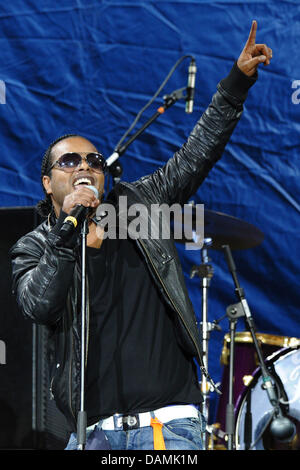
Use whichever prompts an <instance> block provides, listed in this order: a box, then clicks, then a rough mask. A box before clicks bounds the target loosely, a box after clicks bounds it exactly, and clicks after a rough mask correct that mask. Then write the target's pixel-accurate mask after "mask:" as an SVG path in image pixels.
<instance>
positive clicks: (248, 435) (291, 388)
mask: <svg viewBox="0 0 300 470" xmlns="http://www.w3.org/2000/svg"><path fill="white" fill-rule="evenodd" d="M266 365H267V367H268V370H269V371H270V374H271V375H272V377H273V379H274V381H275V383H276V390H277V393H278V394H279V395H278V396H279V397H280V404H281V408H282V411H283V414H284V415H285V416H287V417H288V418H289V419H290V420H291V421H292V422H293V423H294V424H295V429H296V434H295V436H294V437H293V439H292V440H291V441H290V442H278V441H276V440H275V439H274V438H273V437H272V435H271V433H270V424H271V421H272V417H273V407H272V405H271V404H270V401H269V398H268V394H267V392H266V390H264V385H263V380H262V375H261V370H260V368H259V369H257V370H256V371H255V372H254V374H253V379H252V381H251V383H250V385H249V386H248V387H247V388H246V389H245V391H244V392H243V393H242V394H241V396H240V398H239V400H238V402H237V414H236V416H237V418H236V435H235V440H236V449H237V450H300V348H299V347H298V348H297V349H293V350H292V349H290V348H289V349H283V350H281V351H279V352H276V353H274V354H273V355H272V356H269V357H268V358H267V359H266Z"/></svg>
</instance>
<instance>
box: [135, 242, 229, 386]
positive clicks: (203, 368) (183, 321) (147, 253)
mask: <svg viewBox="0 0 300 470" xmlns="http://www.w3.org/2000/svg"><path fill="white" fill-rule="evenodd" d="M137 242H138V243H140V244H141V245H142V247H143V249H144V251H145V253H146V255H147V258H148V260H149V261H150V263H151V266H152V267H153V269H154V271H155V273H156V275H157V277H158V278H159V280H160V282H161V285H162V286H163V288H164V291H165V293H166V295H167V297H168V299H169V301H170V302H171V304H172V305H173V307H174V309H175V310H176V312H177V313H178V315H179V317H180V319H181V321H182V323H183V324H184V326H185V328H186V329H187V331H188V333H189V336H190V338H191V340H192V342H193V344H194V345H195V347H196V351H197V353H198V357H199V361H200V364H199V365H200V369H201V372H202V374H203V375H205V377H206V378H207V379H208V380H209V381H210V383H211V384H212V386H213V388H214V389H215V390H216V391H217V392H219V390H218V389H217V387H216V385H215V383H214V381H213V380H212V378H211V377H210V375H209V374H208V371H207V370H206V367H205V365H204V363H203V360H202V357H201V353H200V350H199V348H198V345H197V343H196V341H195V340H194V338H193V335H192V333H191V331H190V329H189V327H188V325H187V324H186V322H185V320H184V318H183V315H182V314H181V312H180V310H179V309H178V308H177V306H176V305H175V303H174V302H173V300H172V298H171V296H170V294H169V292H168V290H167V288H166V286H165V283H164V282H163V280H162V278H161V276H160V274H159V272H158V271H157V269H156V266H155V265H154V263H153V262H152V259H151V256H150V254H149V252H148V250H147V248H146V247H145V245H144V243H143V242H142V240H141V239H139V240H137ZM219 393H220V392H219Z"/></svg>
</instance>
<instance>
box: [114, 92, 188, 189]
mask: <svg viewBox="0 0 300 470" xmlns="http://www.w3.org/2000/svg"><path fill="white" fill-rule="evenodd" d="M186 90H187V87H183V88H180V89H178V90H175V91H173V92H172V93H171V94H170V95H166V96H164V97H163V99H164V104H163V106H160V107H159V108H158V109H157V111H156V112H155V113H154V114H153V115H152V116H151V117H150V118H149V119H148V121H146V122H145V124H143V126H142V127H141V128H140V129H138V130H137V131H136V132H135V133H134V134H133V135H132V136H131V137H130V138H129V139H128V141H127V142H125V144H123V145H120V146H119V147H118V148H116V150H115V151H114V152H113V153H112V154H111V155H110V156H109V157H108V159H107V160H106V164H107V166H108V170H109V172H110V173H111V174H112V176H113V181H114V185H115V184H116V183H118V182H119V181H120V179H121V174H122V167H121V165H120V163H119V162H117V160H118V159H119V157H121V156H122V155H123V154H124V153H125V152H126V150H127V148H128V147H129V145H130V144H132V142H133V141H134V140H136V139H137V137H139V136H140V135H141V134H142V133H143V132H144V130H145V129H147V127H149V126H150V125H151V124H152V123H153V122H154V121H155V120H156V119H157V118H158V117H159V116H161V115H162V114H163V113H164V112H165V111H166V109H168V108H170V107H171V106H172V105H173V104H175V103H176V102H177V101H178V100H180V99H185V100H187V96H185V95H184V93H183V92H184V91H186Z"/></svg>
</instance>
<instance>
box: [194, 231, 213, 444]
mask: <svg viewBox="0 0 300 470" xmlns="http://www.w3.org/2000/svg"><path fill="white" fill-rule="evenodd" d="M211 244H212V239H211V238H205V239H204V243H203V248H202V264H201V265H200V266H196V265H195V266H193V267H192V269H191V272H190V278H191V279H192V278H193V277H195V276H198V277H199V278H202V322H201V323H200V325H201V344H202V357H203V364H204V367H205V369H206V370H208V341H209V336H210V332H211V331H212V330H215V329H220V327H219V326H218V325H217V324H216V323H209V322H208V321H207V312H208V288H209V285H210V280H211V279H212V277H213V267H212V265H211V264H209V261H210V258H209V257H208V252H207V247H209V246H210V245H211ZM201 391H202V395H203V402H202V409H201V412H202V414H203V416H204V417H205V419H206V423H208V418H209V393H210V384H209V382H208V380H207V378H206V377H205V376H204V374H202V380H201ZM207 429H208V428H207ZM202 442H203V448H204V450H206V449H207V445H208V442H207V432H206V431H204V433H203V436H202Z"/></svg>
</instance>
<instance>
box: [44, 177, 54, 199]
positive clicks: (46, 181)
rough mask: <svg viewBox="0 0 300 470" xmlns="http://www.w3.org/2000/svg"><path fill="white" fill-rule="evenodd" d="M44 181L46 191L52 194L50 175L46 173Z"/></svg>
mask: <svg viewBox="0 0 300 470" xmlns="http://www.w3.org/2000/svg"><path fill="white" fill-rule="evenodd" d="M42 182H43V186H44V188H45V191H46V193H47V194H49V195H50V194H52V188H51V179H50V176H47V175H44V176H43V179H42Z"/></svg>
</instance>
